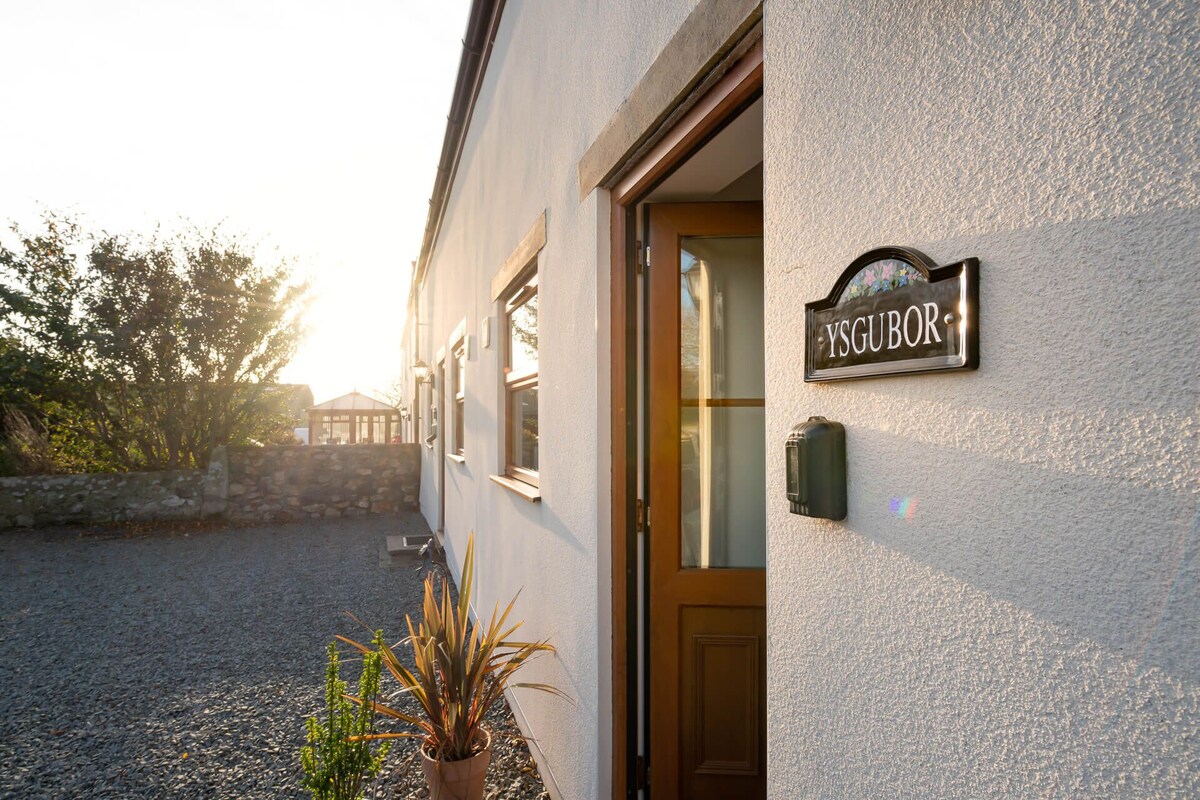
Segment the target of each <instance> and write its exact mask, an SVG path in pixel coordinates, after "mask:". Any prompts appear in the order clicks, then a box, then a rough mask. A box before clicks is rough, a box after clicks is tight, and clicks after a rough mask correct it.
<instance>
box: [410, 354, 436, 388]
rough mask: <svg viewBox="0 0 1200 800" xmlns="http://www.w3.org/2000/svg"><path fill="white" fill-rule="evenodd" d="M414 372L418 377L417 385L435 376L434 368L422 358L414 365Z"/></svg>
mask: <svg viewBox="0 0 1200 800" xmlns="http://www.w3.org/2000/svg"><path fill="white" fill-rule="evenodd" d="M412 371H413V375H414V376H416V379H417V383H425V382H426V381H428V380H429V376H430V375H432V374H433V368H432V367H430V366H429V365H428V364H426V363H425V361H424V360H423V359H420V358H418V359H417V363H415V364H413V365H412Z"/></svg>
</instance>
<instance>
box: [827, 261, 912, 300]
mask: <svg viewBox="0 0 1200 800" xmlns="http://www.w3.org/2000/svg"><path fill="white" fill-rule="evenodd" d="M918 282H920V283H924V282H925V276H924V275H922V274H921V272H920V270H918V269H917V268H916V267H914V266H913V265H912V264H908V263H906V262H904V261H901V260H900V259H898V258H887V259H883V260H882V261H872V262H871V263H870V264H868V265H867V266H865V267H863V268H862V269H861V270H860V271H859V273H858V274H857V275H855V276H854V277H853V278H851V279H850V285H849V286H847V287H846V291H844V292H842V298H841V302H843V303H844V302H846V301H847V300H854V299H856V298H859V297H870V296H871V295H873V294H881V293H883V292H890V291H892V290H893V289H899V288H900V287H901V286H908V285H909V284H910V283H918Z"/></svg>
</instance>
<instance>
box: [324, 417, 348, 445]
mask: <svg viewBox="0 0 1200 800" xmlns="http://www.w3.org/2000/svg"><path fill="white" fill-rule="evenodd" d="M329 427H330V433H329V441H328V442H327V444H347V443H348V442H349V441H350V415H349V414H344V415H337V416H334V417H332V418H331V420H330V426H329Z"/></svg>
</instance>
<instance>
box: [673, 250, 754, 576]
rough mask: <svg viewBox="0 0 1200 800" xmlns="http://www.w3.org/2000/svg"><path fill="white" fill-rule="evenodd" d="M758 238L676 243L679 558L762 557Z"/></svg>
mask: <svg viewBox="0 0 1200 800" xmlns="http://www.w3.org/2000/svg"><path fill="white" fill-rule="evenodd" d="M762 264H763V258H762V237H761V236H739V237H706V238H699V237H688V238H684V239H683V241H682V244H681V248H680V278H679V292H680V330H679V341H680V353H679V367H680V409H679V423H680V425H679V427H680V437H679V439H680V522H681V531H680V535H681V537H682V541H681V543H680V544H681V548H680V552H681V562H682V566H684V567H695V568H718V567H743V568H745V567H763V566H765V565H766V450H765V430H766V429H765V422H764V417H765V414H764V408H763V389H764V374H763V373H764V371H763V270H762Z"/></svg>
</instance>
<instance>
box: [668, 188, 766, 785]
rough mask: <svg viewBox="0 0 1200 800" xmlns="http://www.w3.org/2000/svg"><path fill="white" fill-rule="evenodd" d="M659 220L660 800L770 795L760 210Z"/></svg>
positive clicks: (699, 211) (675, 210)
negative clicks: (767, 733) (768, 789)
mask: <svg viewBox="0 0 1200 800" xmlns="http://www.w3.org/2000/svg"><path fill="white" fill-rule="evenodd" d="M648 220H649V237H648V238H649V242H650V267H649V270H648V271H649V309H648V312H649V313H648V329H647V330H648V343H649V344H648V357H647V367H648V369H647V376H648V383H649V419H648V427H647V445H648V448H649V453H648V467H649V472H648V476H647V477H648V482H649V486H650V490H649V525H648V530H649V539H650V558H649V580H648V587H647V588H648V592H647V594H648V602H649V608H650V627H649V637H648V643H649V644H648V647H649V653H648V659H649V672H650V692H649V697H648V708H649V720H648V731H647V735H648V741H649V742H650V753H649V756H650V758H649V769H650V778H649V785H650V796H651V797H652V798H653V800H675V798H681V800H682V799H686V800H705V799H706V798H719V799H721V800H725V799H727V798H738V800H743V799H745V800H752V799H753V798H764V797H766V765H767V740H766V656H767V651H766V577H765V572H764V567H765V564H766V497H765V487H764V483H765V471H766V453H765V441H764V439H765V435H764V419H763V415H764V410H765V409H764V402H763V401H764V375H763V270H762V265H763V258H762V204H761V203H692V204H669V205H668V204H663V205H651V206H650V207H649V212H648Z"/></svg>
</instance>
